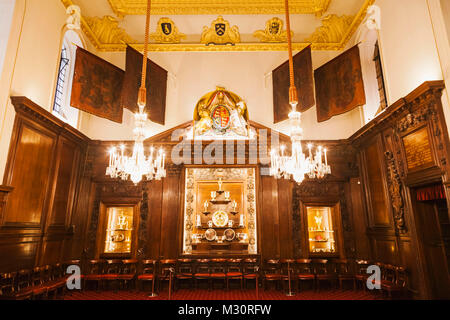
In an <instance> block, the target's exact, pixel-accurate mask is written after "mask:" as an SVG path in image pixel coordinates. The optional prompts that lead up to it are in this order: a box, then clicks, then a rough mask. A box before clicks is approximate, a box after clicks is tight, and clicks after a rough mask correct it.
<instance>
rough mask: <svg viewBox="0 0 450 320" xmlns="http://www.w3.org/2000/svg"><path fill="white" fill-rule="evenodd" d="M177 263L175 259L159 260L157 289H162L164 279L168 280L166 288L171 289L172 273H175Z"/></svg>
mask: <svg viewBox="0 0 450 320" xmlns="http://www.w3.org/2000/svg"><path fill="white" fill-rule="evenodd" d="M176 264H177V260H175V259H165V260H160V261H159V272H158V283H159V285H158V288H159V291H161V290H162V286H163V284H164V281H167V282H168V289H169V292H171V291H172V289H173V285H174V284H173V283H174V279H175V277H174V273H175V267H176Z"/></svg>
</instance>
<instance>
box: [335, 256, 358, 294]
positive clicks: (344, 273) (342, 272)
mask: <svg viewBox="0 0 450 320" xmlns="http://www.w3.org/2000/svg"><path fill="white" fill-rule="evenodd" d="M335 263H336V271H337V277H338V281H339V288H340V289H341V290H343V289H344V287H343V285H344V282H346V281H347V282H351V283H352V284H353V290H356V280H355V273H354V272H353V269H352V267H351V264H350V261H348V260H344V259H342V260H336V261H335Z"/></svg>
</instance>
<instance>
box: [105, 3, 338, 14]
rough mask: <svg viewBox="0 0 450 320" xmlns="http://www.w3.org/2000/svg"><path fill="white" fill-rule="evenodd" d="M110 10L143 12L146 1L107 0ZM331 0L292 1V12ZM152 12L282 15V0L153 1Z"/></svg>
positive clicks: (314, 10)
mask: <svg viewBox="0 0 450 320" xmlns="http://www.w3.org/2000/svg"><path fill="white" fill-rule="evenodd" d="M108 2H109V4H110V6H111V9H112V10H113V12H114V13H115V14H116V15H117V16H119V17H123V16H126V15H145V12H146V3H147V1H146V0H108ZM330 2H331V0H291V1H290V2H289V5H290V12H291V14H315V15H316V16H318V17H320V16H322V15H323V13H325V12H326V11H327V9H328V6H329V5H330ZM151 12H152V14H155V15H198V14H214V15H216V14H217V15H219V14H282V13H284V1H283V0H177V1H168V0H153V1H152V11H151Z"/></svg>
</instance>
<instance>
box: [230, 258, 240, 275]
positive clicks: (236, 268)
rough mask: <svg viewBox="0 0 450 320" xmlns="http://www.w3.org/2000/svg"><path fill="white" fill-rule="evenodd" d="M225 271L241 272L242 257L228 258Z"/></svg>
mask: <svg viewBox="0 0 450 320" xmlns="http://www.w3.org/2000/svg"><path fill="white" fill-rule="evenodd" d="M227 272H242V259H228V260H227Z"/></svg>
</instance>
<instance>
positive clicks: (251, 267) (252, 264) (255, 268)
mask: <svg viewBox="0 0 450 320" xmlns="http://www.w3.org/2000/svg"><path fill="white" fill-rule="evenodd" d="M242 271H243V273H244V275H248V274H256V273H259V263H258V259H256V258H248V259H244V262H243V264H242Z"/></svg>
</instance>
